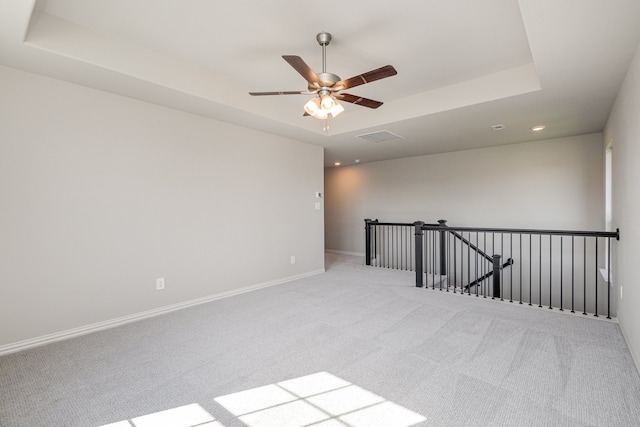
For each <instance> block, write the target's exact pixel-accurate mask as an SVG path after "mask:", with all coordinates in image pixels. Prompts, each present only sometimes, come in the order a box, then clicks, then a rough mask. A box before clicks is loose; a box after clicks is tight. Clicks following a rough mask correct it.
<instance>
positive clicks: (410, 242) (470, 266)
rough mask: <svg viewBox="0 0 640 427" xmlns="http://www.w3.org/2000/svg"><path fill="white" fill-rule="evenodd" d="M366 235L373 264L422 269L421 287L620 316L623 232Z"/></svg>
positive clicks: (400, 227) (388, 226)
mask: <svg viewBox="0 0 640 427" xmlns="http://www.w3.org/2000/svg"><path fill="white" fill-rule="evenodd" d="M365 229H366V240H367V241H366V248H367V250H366V251H365V253H366V257H365V258H366V260H365V261H366V264H367V265H374V266H379V267H385V268H397V269H405V270H411V271H415V273H416V286H417V287H425V286H426V287H427V288H431V289H439V290H442V291H446V292H454V293H463V294H466V295H476V296H478V297H484V298H492V299H500V300H502V301H509V302H517V303H519V304H528V305H537V306H538V307H543V306H544V307H548V308H549V309H553V308H556V309H559V310H561V311H564V310H570V311H571V312H572V313H575V312H581V313H583V314H585V315H586V314H588V313H592V314H594V315H595V316H596V317H597V316H598V315H600V314H606V317H607V318H611V315H612V311H613V312H614V313H615V307H613V308H612V299H611V290H612V289H611V239H614V238H615V239H619V235H620V233H619V230H617V231H615V232H602V231H568V230H536V229H506V228H476V227H450V226H448V225H447V224H446V221H445V220H440V221H438V224H425V223H424V222H422V221H416V222H414V223H381V222H379V221H378V220H375V221H372V220H365ZM410 235H412V236H410ZM410 237H413V238H410Z"/></svg>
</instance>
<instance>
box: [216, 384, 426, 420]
mask: <svg viewBox="0 0 640 427" xmlns="http://www.w3.org/2000/svg"><path fill="white" fill-rule="evenodd" d="M215 401H216V402H217V403H219V404H220V405H222V406H223V407H224V408H225V409H227V410H228V411H229V412H231V413H232V414H233V415H235V416H236V417H238V419H239V420H240V421H242V422H243V423H245V424H247V425H248V426H249V427H261V426H279V427H302V426H311V425H312V426H318V427H328V426H350V427H376V426H380V427H410V426H412V425H415V424H417V423H420V422H423V421H425V420H426V418H425V417H424V416H422V415H420V414H418V413H416V412H413V411H411V410H409V409H407V408H404V407H402V406H400V405H398V404H396V403H393V402H390V401H388V400H386V399H385V398H383V397H381V396H378V395H376V394H374V393H372V392H370V391H368V390H365V389H363V388H362V387H359V386H357V385H355V384H352V383H350V382H348V381H345V380H343V379H341V378H338V377H336V376H335V375H332V374H330V373H328V372H318V373H315V374H312V375H307V376H304V377H299V378H295V379H292V380H287V381H282V382H279V383H276V384H270V385H267V386H263V387H258V388H254V389H251V390H245V391H241V392H238V393H233V394H228V395H226V396H221V397H218V398H216V399H215Z"/></svg>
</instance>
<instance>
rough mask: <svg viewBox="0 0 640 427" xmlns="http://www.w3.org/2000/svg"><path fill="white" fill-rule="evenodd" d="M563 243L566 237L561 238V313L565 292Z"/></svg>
mask: <svg viewBox="0 0 640 427" xmlns="http://www.w3.org/2000/svg"><path fill="white" fill-rule="evenodd" d="M563 241H564V236H560V311H564V301H563V300H562V293H563V290H564V280H563V278H564V277H563V276H564V270H563V268H562V267H563V262H564V251H563V244H562V243H563Z"/></svg>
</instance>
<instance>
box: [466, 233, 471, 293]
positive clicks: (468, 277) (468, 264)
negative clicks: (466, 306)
mask: <svg viewBox="0 0 640 427" xmlns="http://www.w3.org/2000/svg"><path fill="white" fill-rule="evenodd" d="M468 236H469V238H468V239H467V240H468V241H469V243H471V232H469V233H468ZM469 243H467V285H470V284H471V245H470V244H469ZM467 294H469V295H471V286H469V287H468V288H467Z"/></svg>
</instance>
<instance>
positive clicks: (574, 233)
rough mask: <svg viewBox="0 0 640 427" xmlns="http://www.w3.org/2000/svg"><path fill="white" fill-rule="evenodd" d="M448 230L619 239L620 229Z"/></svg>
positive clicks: (427, 226)
mask: <svg viewBox="0 0 640 427" xmlns="http://www.w3.org/2000/svg"><path fill="white" fill-rule="evenodd" d="M442 228H443V227H442V226H441V225H437V226H433V225H427V224H425V225H423V226H422V229H423V230H442ZM446 228H447V229H448V230H449V231H464V232H479V233H510V234H544V235H554V236H593V237H615V238H616V240H620V229H616V231H587V230H543V229H534V228H494V227H452V226H449V225H447V226H446Z"/></svg>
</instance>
